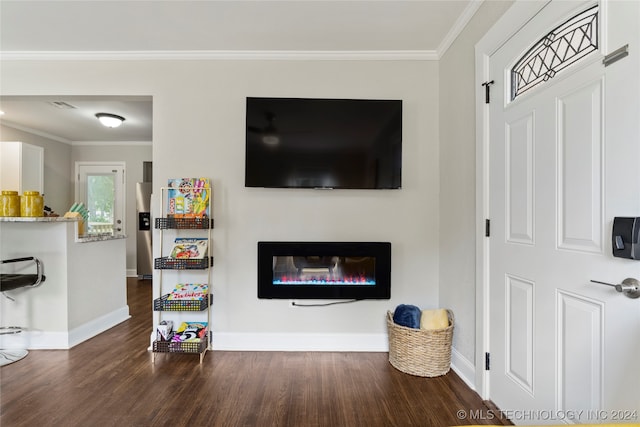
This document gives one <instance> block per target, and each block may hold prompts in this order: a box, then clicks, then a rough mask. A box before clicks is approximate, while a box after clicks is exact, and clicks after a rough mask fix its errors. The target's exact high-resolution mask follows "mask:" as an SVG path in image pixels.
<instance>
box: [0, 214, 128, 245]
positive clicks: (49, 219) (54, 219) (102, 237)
mask: <svg viewBox="0 0 640 427" xmlns="http://www.w3.org/2000/svg"><path fill="white" fill-rule="evenodd" d="M79 221H80V220H79V219H78V218H66V217H63V216H44V217H25V216H0V222H22V223H34V222H37V223H43V222H44V223H60V222H79ZM126 238H127V236H126V235H124V234H119V235H117V236H114V235H112V234H95V235H78V232H77V228H76V233H75V236H74V240H75V241H76V242H77V243H89V242H104V241H106V240H115V239H126Z"/></svg>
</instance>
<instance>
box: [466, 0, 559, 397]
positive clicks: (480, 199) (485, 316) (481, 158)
mask: <svg viewBox="0 0 640 427" xmlns="http://www.w3.org/2000/svg"><path fill="white" fill-rule="evenodd" d="M549 1H550V0H549ZM547 3H548V1H544V2H543V1H541V2H531V1H516V2H515V3H514V4H513V6H511V8H509V9H508V10H507V11H506V12H505V13H504V15H503V16H502V17H501V18H500V19H499V20H498V22H497V23H496V24H495V25H494V26H493V27H492V28H491V29H490V30H489V31H488V32H487V33H486V35H485V36H484V37H483V38H482V39H481V40H480V41H479V42H478V43H477V44H476V49H475V50H476V52H475V54H476V76H475V80H476V343H475V349H476V354H475V358H476V360H475V362H476V363H475V366H476V371H475V389H476V392H477V393H478V394H479V395H480V397H481V398H482V399H485V400H486V399H489V398H490V388H489V385H490V384H489V376H488V374H487V371H486V370H485V353H486V352H488V349H489V330H488V327H487V326H488V325H489V271H488V265H489V240H488V239H487V238H486V237H485V219H487V218H489V135H488V131H489V107H488V104H486V103H485V87H484V86H482V83H483V82H487V81H490V80H491V76H490V75H489V74H490V73H489V58H490V57H491V55H493V53H495V52H496V51H497V50H498V49H499V48H500V47H501V46H502V45H503V44H504V43H505V42H506V41H507V40H508V39H509V38H511V36H513V34H515V33H516V32H518V31H519V30H520V29H521V28H522V27H523V26H524V25H525V24H526V23H527V22H528V21H529V20H530V19H531V18H532V17H533V16H534V15H535V14H536V13H537V12H538V11H539V10H541V9H542V8H543V7H544V6H545V5H546V4H547ZM491 95H492V98H493V99H496V100H497V99H500V100H502V99H503V97H504V94H498V93H492V94H491ZM494 102H495V101H494ZM500 102H501V101H500Z"/></svg>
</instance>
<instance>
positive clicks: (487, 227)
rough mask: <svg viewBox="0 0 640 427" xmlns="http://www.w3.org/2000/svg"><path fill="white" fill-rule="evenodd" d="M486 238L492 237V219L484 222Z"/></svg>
mask: <svg viewBox="0 0 640 427" xmlns="http://www.w3.org/2000/svg"><path fill="white" fill-rule="evenodd" d="M484 236H485V237H489V236H491V220H490V219H485V220H484Z"/></svg>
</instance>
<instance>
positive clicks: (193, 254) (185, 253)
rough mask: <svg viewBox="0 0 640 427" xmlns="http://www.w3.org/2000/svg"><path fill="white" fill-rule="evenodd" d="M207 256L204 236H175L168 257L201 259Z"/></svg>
mask: <svg viewBox="0 0 640 427" xmlns="http://www.w3.org/2000/svg"><path fill="white" fill-rule="evenodd" d="M206 256H207V239H206V238H204V237H177V238H176V239H175V240H174V243H173V248H172V249H171V254H170V255H169V257H170V258H175V259H203V258H204V257H206Z"/></svg>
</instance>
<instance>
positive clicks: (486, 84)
mask: <svg viewBox="0 0 640 427" xmlns="http://www.w3.org/2000/svg"><path fill="white" fill-rule="evenodd" d="M494 83H495V81H493V80H491V81H490V82H484V83H482V86H484V103H485V104H488V103H489V101H491V96H490V89H489V86H491V85H492V84H494Z"/></svg>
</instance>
